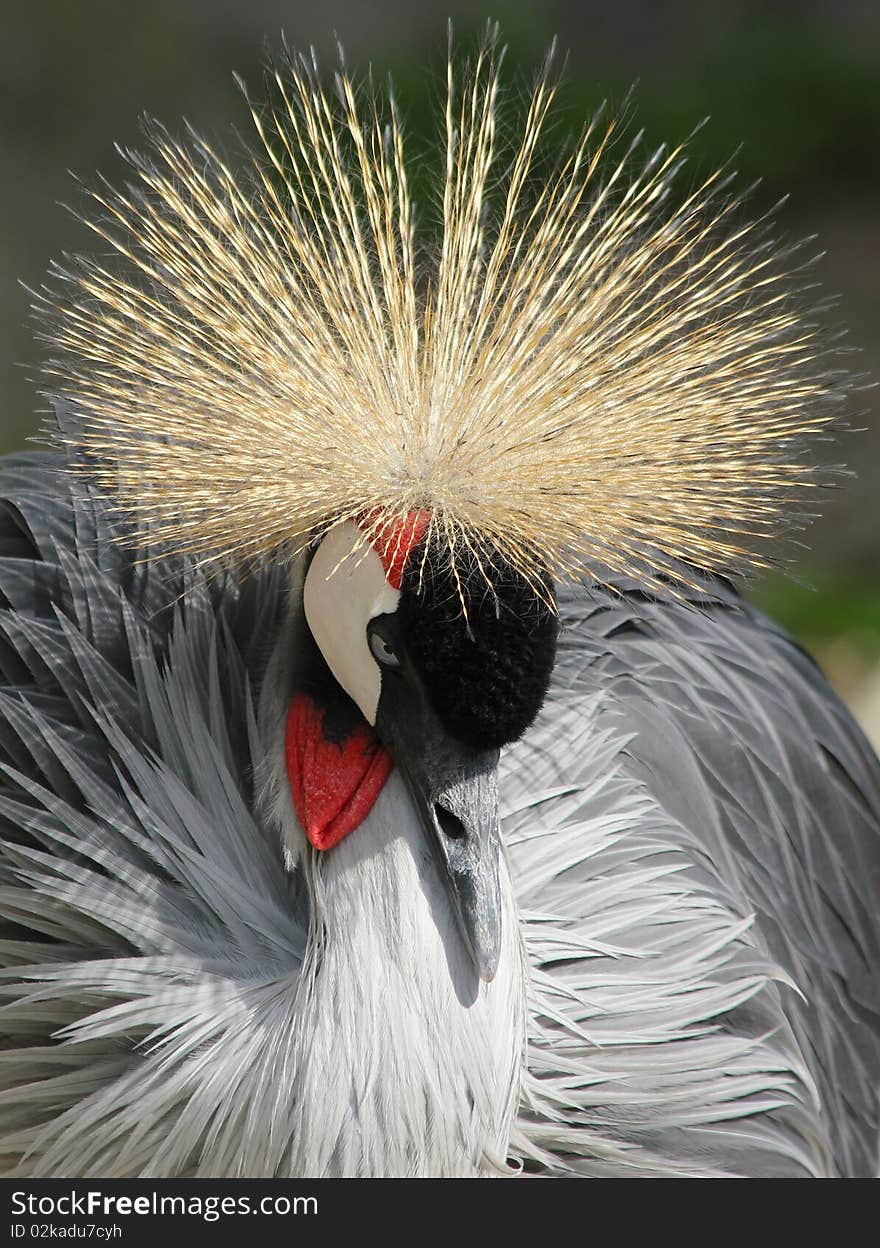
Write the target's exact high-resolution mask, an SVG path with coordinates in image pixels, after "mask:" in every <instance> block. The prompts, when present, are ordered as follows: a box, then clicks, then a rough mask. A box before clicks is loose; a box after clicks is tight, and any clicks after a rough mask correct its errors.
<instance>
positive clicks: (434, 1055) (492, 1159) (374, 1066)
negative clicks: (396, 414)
mask: <svg viewBox="0 0 880 1248" xmlns="http://www.w3.org/2000/svg"><path fill="white" fill-rule="evenodd" d="M297 589H298V585H297V584H294V586H293V591H292V593H291V606H290V613H289V619H288V625H289V630H288V629H287V628H286V629H283V630H282V632H281V634H280V636H279V640H278V643H277V645H276V648H275V651H274V653H273V655H272V658H271V660H270V663H269V667H268V670H267V673H266V678H265V681H264V684H263V694H262V696H261V700H260V714H259V719H260V734H261V737H262V740H263V742H264V745H265V758H266V762H265V765H264V768H263V771H262V774H261V775H260V777H259V778H258V792H259V795H260V803H261V806H262V808H263V811H264V813H265V815H266V816H267V817H268V818H269V819H270V820H271V821H272V822H273V823H274V824H275V826H276V827H277V828H278V832H279V835H280V837H281V839H282V844H283V846H284V850H285V857H286V861H287V865H288V869H289V870H291V871H299V872H302V876H303V879H304V881H305V882H306V886H307V892H308V896H309V904H310V930H309V940H308V947H307V952H306V958H305V961H304V965H303V973H302V976H301V978H300V982H299V985H298V988H297V1008H296V1009H295V1010H294V1012H293V1017H294V1018H295V1023H294V1026H295V1027H296V1029H297V1033H298V1035H297V1043H296V1044H295V1046H294V1052H295V1054H296V1062H295V1065H296V1069H295V1071H294V1072H293V1082H294V1088H293V1089H292V1095H293V1097H294V1103H295V1106H296V1107H297V1108H296V1109H295V1111H294V1112H295V1116H296V1119H297V1123H296V1128H297V1129H296V1130H295V1132H294V1139H295V1140H296V1144H295V1146H294V1147H295V1150H296V1153H297V1156H296V1157H294V1158H293V1159H292V1160H293V1168H292V1169H293V1173H302V1174H309V1175H331V1176H342V1175H361V1176H373V1175H380V1174H384V1175H431V1174H437V1173H442V1174H447V1175H456V1174H457V1175H474V1174H480V1173H491V1172H499V1171H503V1170H504V1169H505V1167H506V1157H507V1145H508V1140H509V1136H510V1132H511V1128H512V1123H513V1119H514V1116H515V1113H516V1109H517V1105H518V1102H519V1095H520V1082H521V1078H522V1071H523V1064H524V1054H525V1034H526V1004H525V1002H526V975H527V971H526V958H525V954H524V949H523V946H522V942H521V939H520V935H519V926H518V920H517V913H516V905H515V901H514V894H513V888H512V885H511V881H510V875H509V872H508V869H507V865H506V863H505V864H503V869H502V906H503V931H504V936H503V948H502V953H501V960H500V965H499V969H498V973H497V975H496V976H495V979H494V980H493V981H492V982H491V983H489V984H485V983H481V982H480V981H479V980H478V978H477V976H476V973H475V971H474V969H473V964H472V961H471V959H470V957H469V956H468V955H467V953H466V951H465V949H464V946H463V944H462V941H461V938H460V936H459V932H458V927H457V924H456V922H455V919H454V917H453V914H452V911H451V909H450V906H449V902H448V898H447V890H446V888H445V885H444V882H443V880H442V878H441V876H440V868H439V867H438V864H437V863H436V861H435V859H434V856H433V855H432V853H431V852H430V849H429V847H428V845H427V843H426V840H425V836H424V832H423V830H422V828H421V825H420V823H419V821H418V819H417V817H416V813H415V811H414V809H413V807H412V805H411V802H410V799H409V797H408V795H407V793H406V790H405V787H404V785H403V783H402V781H401V780H400V778H399V776H398V774H397V773H396V772H394V773H392V775H391V777H390V779H389V781H388V783H387V784H386V786H385V788H384V789H383V791H382V793H381V794H380V796H379V799H378V800H377V801H376V803H375V805H374V807H373V809H372V811H371V812H370V815H369V816H368V817H367V819H366V820H365V821H364V823H363V824H362V825H361V826H360V827H359V828H358V829H357V830H356V831H355V832H353V833H352V834H351V835H350V836H348V837H347V838H346V839H345V840H344V841H342V842H341V843H340V844H339V845H337V846H336V847H335V848H334V849H333V850H332V851H330V852H329V853H326V854H318V853H317V852H316V851H315V850H313V849H312V847H311V846H310V845H309V844H308V843H307V841H306V839H305V837H304V835H303V833H302V830H301V828H300V825H299V822H298V820H297V818H296V814H295V812H294V809H293V802H292V799H291V795H290V787H289V783H288V779H287V773H286V766H285V760H284V746H283V741H284V723H285V716H286V712H287V705H288V702H289V698H290V695H291V687H290V666H289V661H288V659H287V657H286V656H287V655H288V654H289V653H290V650H291V646H290V644H289V639H290V638H291V637H292V636H295V634H296V627H297V624H298V620H297V611H298V603H299V594H298V592H297ZM392 1020H393V1021H392Z"/></svg>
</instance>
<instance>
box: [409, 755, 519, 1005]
mask: <svg viewBox="0 0 880 1248" xmlns="http://www.w3.org/2000/svg"><path fill="white" fill-rule="evenodd" d="M497 765H498V755H497V753H496V754H495V755H494V758H493V759H492V760H491V761H489V760H487V759H486V757H485V756H484V755H478V756H477V759H475V760H474V765H473V766H472V767H470V768H468V769H467V771H462V772H461V773H459V775H458V776H456V778H455V779H453V780H451V781H449V782H448V783H447V784H446V785H445V786H444V787H443V788H442V789H441V790H440V791H439V792H437V793H436V794H435V795H434V799H433V803H432V805H431V808H430V810H428V811H425V812H424V815H427V816H428V818H429V819H430V827H431V831H432V832H433V834H434V844H435V849H436V852H437V853H438V855H439V857H440V860H441V862H442V863H443V865H444V866H445V868H446V871H447V873H448V878H449V888H450V895H451V898H452V902H453V906H454V908H455V911H456V915H457V917H458V922H459V927H460V929H461V934H462V936H463V938H464V942H465V945H466V947H467V948H468V950H469V951H470V954H471V957H472V958H473V960H474V966H475V967H476V969H477V974H478V975H479V976H480V979H483V980H486V981H489V980H491V979H494V977H495V972H496V971H497V970H498V958H499V954H500V951H501V888H500V883H499V876H498V858H499V836H498V790H497V785H496V768H497ZM424 815H423V818H424Z"/></svg>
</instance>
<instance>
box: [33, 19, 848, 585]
mask: <svg viewBox="0 0 880 1248" xmlns="http://www.w3.org/2000/svg"><path fill="white" fill-rule="evenodd" d="M502 59H503V54H502V50H501V49H500V45H499V43H498V35H497V31H496V30H492V31H490V33H489V35H488V37H487V39H486V41H485V42H484V44H483V46H482V47H481V49H480V51H479V53H478V55H477V56H476V58H475V60H474V62H473V64H472V65H470V66H468V67H466V68H464V69H462V70H460V69H459V67H458V65H457V63H456V59H455V57H454V56H453V54H452V52H451V51H450V57H449V62H448V79H447V100H446V108H445V116H444V128H445V169H444V171H443V194H442V223H441V228H440V237H439V241H438V242H434V243H432V242H431V240H430V239H426V238H423V237H422V233H421V232H420V231H417V229H416V224H415V213H414V206H413V201H412V197H411V194H410V189H409V183H408V179H407V163H406V160H405V157H404V139H403V129H402V124H401V120H400V117H399V114H398V110H397V108H396V105H395V103H394V100H393V97H391V96H390V95H389V97H388V98H387V99H386V100H384V102H383V100H382V99H381V98H380V95H379V93H378V92H375V91H373V90H372V88H371V89H369V90H364V91H363V92H361V93H360V94H359V93H358V91H356V89H355V86H354V83H353V80H352V78H351V76H350V75H349V74H348V72H347V71H346V70H345V68H344V66H342V68H341V69H340V71H339V72H338V73H337V74H336V76H335V80H334V89H333V90H332V91H329V90H327V89H326V88H325V87H324V86H322V84H321V82H320V80H319V76H318V72H317V69H316V67H315V64H314V61H313V60H307V59H306V58H305V57H302V56H296V55H290V54H288V56H287V59H286V61H285V62H284V63H283V64H280V63H279V64H278V65H277V66H275V67H274V68H273V69H272V70H271V78H272V80H273V81H272V98H271V99H270V101H269V103H268V104H267V105H266V106H265V108H262V109H260V108H257V107H256V106H254V107H253V108H252V113H253V118H254V123H255V126H256V131H257V136H258V139H259V151H258V153H256V154H252V155H250V157H249V163H250V172H251V175H252V177H251V179H250V184H249V185H246V184H245V180H244V179H243V178H240V177H239V176H238V175H236V174H235V173H234V172H233V171H232V169H231V168H230V166H229V165H228V164H227V163H226V162H225V160H224V159H223V158H222V157H221V156H220V155H219V154H218V153H217V151H215V150H214V148H212V147H211V146H210V145H209V144H208V143H207V142H205V141H204V140H203V139H201V138H198V137H197V136H195V135H193V134H191V135H189V137H188V138H187V139H186V140H185V141H181V140H178V139H175V138H173V137H172V136H171V135H170V134H169V133H168V132H166V131H165V130H164V129H162V128H161V127H159V126H157V125H155V124H151V125H149V127H148V133H149V138H150V142H151V146H150V151H149V153H148V154H146V155H143V154H138V153H134V152H127V153H125V155H126V157H127V159H128V160H129V162H130V164H131V166H132V169H133V172H134V184H133V185H132V186H130V187H129V188H128V189H126V190H124V191H122V190H114V189H112V188H111V187H110V186H108V185H102V186H101V187H99V189H97V190H95V191H94V192H92V198H93V200H94V204H95V206H96V208H97V212H96V213H95V214H94V215H93V216H92V217H90V218H89V219H87V224H88V225H89V226H90V227H91V229H92V230H93V231H94V232H95V233H96V234H97V236H98V237H99V238H100V239H101V240H102V243H104V244H106V245H108V246H109V248H110V250H111V253H114V258H111V259H110V260H108V261H107V262H106V263H105V262H103V261H101V262H99V261H97V260H87V259H82V258H79V259H77V260H75V261H73V262H71V264H70V266H69V267H68V268H61V267H56V269H55V271H54V272H55V277H56V279H58V283H59V285H58V288H57V289H55V290H53V289H51V288H50V287H48V286H47V287H46V288H45V289H44V290H43V292H42V294H41V295H40V296H39V307H40V310H41V312H42V314H43V316H44V319H45V320H46V323H47V328H46V336H47V338H48V340H49V342H50V343H51V345H52V347H53V353H54V358H53V360H52V361H51V362H50V363H49V364H48V365H47V369H46V375H47V383H48V387H49V388H50V389H52V390H53V391H54V392H58V391H61V392H62V393H64V394H65V395H66V396H67V397H68V399H69V400H70V401H71V402H72V403H73V404H74V406H75V408H76V410H77V412H78V423H77V426H76V431H75V433H74V434H72V435H68V436H67V440H68V441H71V440H72V441H73V442H74V443H75V445H76V447H77V449H79V450H80V451H83V452H85V460H84V462H85V464H86V469H87V472H88V473H89V474H90V476H91V478H92V479H93V480H94V481H95V482H96V483H97V484H98V485H99V486H100V487H101V488H102V489H103V490H105V491H106V492H108V493H109V494H110V495H111V496H112V497H113V498H114V499H115V500H116V504H117V506H118V507H119V508H120V509H121V510H122V511H123V512H125V513H127V514H129V515H132V516H134V517H136V520H137V531H138V535H139V536H140V537H141V538H147V537H149V538H150V539H151V540H153V541H156V540H160V541H162V542H165V543H168V544H170V545H171V546H172V547H174V548H176V549H178V550H180V551H186V552H188V553H195V554H196V555H199V556H201V557H204V558H205V559H208V560H212V559H217V558H220V559H230V558H231V559H242V558H250V557H255V556H259V555H261V554H264V553H267V552H270V551H273V550H276V549H279V548H282V547H284V548H285V549H290V548H291V544H293V547H294V548H295V547H296V545H297V544H299V545H302V544H304V543H306V542H308V541H309V540H310V539H311V538H312V537H313V536H314V535H315V533H316V532H321V531H323V530H326V529H327V528H328V527H329V526H332V525H333V524H336V523H338V522H341V521H343V520H345V519H349V518H353V517H359V516H363V515H364V514H365V513H369V514H375V516H376V517H377V519H376V521H375V524H376V527H377V530H378V529H381V527H382V525H383V524H385V523H387V517H389V516H393V517H401V518H402V517H404V516H405V515H406V514H408V513H409V512H411V511H414V510H417V509H420V508H425V509H427V510H428V511H429V512H430V516H431V527H430V533H429V536H430V537H431V538H433V539H434V540H436V541H439V542H441V543H445V544H447V545H448V547H449V549H450V551H451V553H452V555H453V558H454V557H455V555H456V552H457V551H459V550H462V549H463V548H464V549H466V550H467V551H468V552H469V556H474V557H475V560H476V565H477V566H478V567H479V568H480V569H481V570H482V571H483V574H484V575H485V576H486V577H487V579H489V580H490V581H491V577H492V558H493V552H498V553H500V554H501V555H502V556H503V557H504V558H505V559H506V560H507V561H509V562H511V563H513V564H514V566H515V567H517V568H518V569H519V570H520V571H521V573H522V574H523V575H524V576H525V577H526V578H527V579H528V580H529V581H530V583H531V584H532V585H533V586H534V587H535V588H536V591H537V592H539V593H541V592H542V586H543V585H544V581H543V572H544V570H545V569H549V570H550V571H551V572H552V573H554V574H555V575H556V576H568V575H574V576H577V575H580V574H581V573H583V572H584V571H585V570H586V571H589V569H590V568H591V567H593V566H596V565H599V564H602V565H605V566H607V567H610V568H611V569H613V570H615V571H618V572H625V573H627V574H633V575H636V576H640V577H641V578H642V579H643V580H647V581H649V582H650V581H652V579H653V577H654V574H655V573H656V570H657V569H664V568H665V569H666V572H667V574H670V573H671V575H672V577H673V579H674V578H675V577H677V576H678V577H681V576H683V575H684V574H683V573H681V572H680V571H677V570H676V566H675V565H676V564H678V563H679V562H680V561H683V562H684V563H686V564H687V563H691V564H694V563H696V564H697V565H699V566H700V567H703V568H706V569H709V570H714V571H729V570H731V569H737V568H739V567H741V566H746V565H747V564H749V563H758V564H761V563H763V562H765V561H766V558H767V556H766V555H765V554H763V553H761V552H760V550H759V551H757V552H756V551H755V549H754V547H755V542H754V539H755V537H756V536H768V535H772V534H773V533H774V532H776V531H777V529H778V526H779V519H780V508H781V506H782V505H783V504H784V503H785V502H786V501H787V500H788V498H789V496H791V495H792V494H797V493H798V492H799V491H802V490H804V489H807V488H809V487H812V486H814V485H815V484H816V476H815V470H814V469H813V468H812V467H811V465H810V455H809V450H810V442H811V438H810V435H814V434H816V433H817V432H819V431H820V430H822V429H823V428H825V427H827V426H828V424H829V423H830V418H831V413H832V412H833V410H834V405H833V400H834V399H835V398H836V397H838V395H837V391H838V381H837V377H836V375H835V374H834V372H833V371H831V370H830V369H829V368H828V363H827V359H826V355H827V352H826V351H825V350H824V348H823V347H822V346H821V344H820V343H819V341H818V340H817V338H816V336H815V333H814V331H813V329H812V328H811V327H810V326H808V325H806V324H805V323H804V322H803V320H802V314H801V311H800V308H799V306H798V300H797V299H796V298H795V297H794V296H793V293H792V281H791V276H790V274H788V273H787V272H786V260H787V259H788V258H789V256H790V253H782V252H780V250H779V248H778V247H777V246H776V245H775V243H774V242H773V240H771V239H770V238H769V237H768V236H767V233H766V228H767V227H766V222H762V221H743V220H742V219H741V217H740V205H741V197H737V196H734V195H732V194H731V193H730V192H729V182H730V178H729V176H728V175H727V174H725V172H724V171H719V172H717V173H715V174H712V175H710V176H709V177H707V178H706V179H705V180H703V181H702V182H700V183H698V184H697V185H695V186H693V188H692V189H690V190H689V191H688V192H687V193H685V194H684V195H682V194H680V193H679V189H678V188H679V186H680V184H681V182H682V178H681V170H682V167H683V163H684V159H685V157H684V151H683V147H682V146H679V147H675V148H673V149H671V150H668V149H666V148H660V149H658V150H657V151H656V152H654V153H653V154H651V155H650V156H649V157H648V158H647V159H644V158H642V159H641V163H639V160H640V158H639V156H638V142H639V140H638V138H637V139H636V140H634V141H633V142H632V143H631V144H629V145H628V146H626V145H624V149H623V150H622V154H618V155H616V156H615V155H614V152H615V148H616V144H617V141H618V132H619V130H620V125H619V123H618V122H617V121H616V120H615V119H613V118H612V119H610V120H607V119H605V118H604V115H603V114H602V113H601V112H600V113H599V114H597V115H596V116H595V117H594V118H593V120H592V121H591V122H590V124H589V125H588V126H587V128H586V130H585V131H584V133H583V134H582V136H581V138H580V140H579V141H578V142H577V143H576V144H575V145H574V146H573V148H572V150H571V151H570V152H569V153H568V155H567V156H565V155H564V156H563V157H562V158H560V160H559V161H558V163H557V165H556V168H555V171H554V172H553V173H552V174H551V176H549V177H548V178H545V179H544V180H541V179H540V176H539V171H538V167H539V166H540V165H542V163H543V156H542V152H543V149H544V145H545V140H546V131H547V129H548V121H550V120H552V118H553V116H554V99H555V95H556V84H555V82H554V79H553V77H552V74H551V72H550V70H549V68H548V69H546V70H545V72H543V73H542V74H541V76H540V77H539V79H538V81H537V84H536V86H535V88H534V92H533V94H532V96H531V99H530V101H529V104H528V107H527V109H526V116H525V122H524V124H523V126H522V131H521V136H520V138H519V140H518V142H517V143H515V144H514V148H513V152H512V154H511V152H510V151H508V150H507V149H506V148H505V145H504V144H502V142H501V141H500V139H499V137H498V122H499V116H500V115H501V109H502V105H501V102H500V101H501V97H500V90H501V62H502ZM62 436H63V435H62ZM383 517H386V519H383ZM368 536H369V534H368ZM470 563H471V566H473V563H474V559H473V558H471V559H470Z"/></svg>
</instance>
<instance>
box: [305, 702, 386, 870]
mask: <svg viewBox="0 0 880 1248" xmlns="http://www.w3.org/2000/svg"><path fill="white" fill-rule="evenodd" d="M284 753H285V761H286V763H287V775H288V778H289V780H290V791H291V794H292V796H293V805H294V809H295V810H296V816H297V818H298V819H299V821H300V824H301V825H302V829H303V831H304V832H305V834H306V836H307V837H308V838H309V840H310V841H311V843H312V845H314V847H315V849H332V848H333V846H334V845H338V844H339V842H340V841H341V840H342V838H343V837H344V836H348V834H349V832H353V831H354V830H355V828H356V827H358V825H359V824H361V823H363V821H364V819H366V817H367V815H368V814H369V813H370V811H371V809H372V807H373V803H374V802H375V800H376V798H377V797H378V796H379V794H380V793H381V792H382V789H383V787H384V785H385V781H386V780H387V779H388V777H389V776H390V775H391V771H392V768H393V766H394V763H393V761H392V758H391V755H390V754H389V753H388V751H387V750H386V749H385V747H384V746H383V745H381V744H380V742H379V738H378V737H377V736H376V734H375V732H374V731H373V729H372V728H371V727H370V725H369V724H368V723H367V722H366V721H364V722H363V723H361V724H360V725H359V726H358V727H357V728H356V729H355V730H354V732H352V733H350V734H349V736H347V737H346V738H345V739H344V740H343V741H340V742H336V741H328V740H327V738H326V737H325V735H324V711H323V710H322V709H321V708H320V707H319V706H317V705H316V704H315V702H314V701H313V699H312V698H311V697H309V695H308V694H307V693H298V694H296V695H295V697H294V698H293V700H292V701H291V703H290V709H289V710H288V713H287V732H286V735H285V741H284Z"/></svg>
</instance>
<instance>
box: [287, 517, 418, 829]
mask: <svg viewBox="0 0 880 1248" xmlns="http://www.w3.org/2000/svg"><path fill="white" fill-rule="evenodd" d="M374 519H375V516H374V515H370V516H367V517H365V518H364V520H363V521H362V527H366V525H367V523H368V522H370V521H373V520H374ZM429 519H430V517H429V515H428V513H427V512H425V511H413V512H410V513H409V515H408V516H407V517H406V519H405V520H389V521H388V523H387V524H385V525H384V526H382V527H381V528H379V529H378V530H376V532H375V533H374V534H373V537H372V539H371V545H372V546H373V549H374V550H375V551H376V554H377V555H378V556H379V558H380V559H381V560H382V567H383V568H384V570H385V579H386V581H387V582H388V584H389V585H390V586H391V588H392V589H400V583H401V579H402V577H403V571H404V568H405V567H406V562H407V559H408V558H409V555H410V553H411V552H412V550H413V548H414V547H415V546H416V545H417V544H418V542H419V541H420V540H421V538H422V536H423V534H424V532H425V529H426V528H427V526H428V522H429ZM324 714H325V713H324V710H323V709H322V708H321V707H319V706H318V705H317V704H316V703H315V701H314V700H313V699H312V698H311V697H310V696H309V694H307V693H297V694H295V695H294V697H293V699H292V701H291V703H290V709H289V710H288V713H287V728H286V733H285V742H284V753H285V762H286V764H287V775H288V779H289V781H290V791H291V794H292V796H293V805H294V809H295V810H296V815H297V818H298V819H299V821H300V824H301V825H302V829H303V831H304V832H305V834H306V836H307V837H308V839H309V841H310V843H311V844H312V845H313V846H314V847H315V849H319V850H325V849H332V848H333V846H334V845H338V844H339V842H340V841H341V840H342V839H343V837H345V836H348V834H349V832H353V831H354V830H355V828H356V827H358V826H359V824H361V823H363V821H364V819H365V818H366V817H367V815H368V814H369V813H370V810H371V809H372V807H373V803H374V802H375V801H376V798H377V797H378V796H379V794H380V793H381V792H382V789H383V787H384V785H385V781H386V780H387V779H388V777H389V776H390V774H391V770H392V768H393V766H394V761H393V759H392V758H391V755H390V754H389V753H388V751H387V750H386V749H385V747H384V746H383V745H382V743H381V742H380V741H379V738H378V737H377V736H376V733H375V732H374V730H373V729H372V728H371V727H370V725H369V724H368V723H367V722H366V720H362V721H361V722H360V724H359V725H357V726H356V727H355V729H354V730H353V731H352V732H351V733H349V735H348V736H347V737H345V738H344V740H342V741H332V740H329V739H328V738H327V737H326V736H325V733H324Z"/></svg>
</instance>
